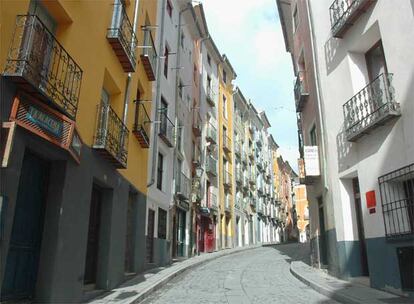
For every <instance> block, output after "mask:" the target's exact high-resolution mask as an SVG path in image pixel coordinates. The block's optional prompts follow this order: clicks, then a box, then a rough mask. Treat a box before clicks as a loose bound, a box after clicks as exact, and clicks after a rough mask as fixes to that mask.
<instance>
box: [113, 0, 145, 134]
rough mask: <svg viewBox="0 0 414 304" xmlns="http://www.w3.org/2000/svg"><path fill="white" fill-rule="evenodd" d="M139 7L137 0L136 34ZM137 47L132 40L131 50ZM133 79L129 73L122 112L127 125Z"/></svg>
mask: <svg viewBox="0 0 414 304" xmlns="http://www.w3.org/2000/svg"><path fill="white" fill-rule="evenodd" d="M118 1H119V0H115V3H117V2H118ZM138 7H139V0H135V7H134V22H133V25H132V30H133V32H134V34H135V33H136V31H137V23H138ZM135 48H136V45H135V41H134V40H132V41H131V50H134V49H135ZM131 80H132V73H131V72H129V73H128V77H127V80H126V86H125V97H124V111H123V113H122V122H123V124H124V126H125V125H127V118H128V100H129V95H130V90H131Z"/></svg>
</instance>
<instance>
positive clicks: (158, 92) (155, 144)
mask: <svg viewBox="0 0 414 304" xmlns="http://www.w3.org/2000/svg"><path fill="white" fill-rule="evenodd" d="M165 1H166V0H163V1H162V9H161V24H160V26H159V29H160V41H159V44H158V45H159V48H158V54H159V55H158V63H157V72H156V79H157V87H156V96H155V105H154V106H155V109H154V113H155V114H154V120H157V117H158V116H157V113H158V109H159V104H160V101H161V77H160V75H161V63H160V57H161V56H160V55H161V52H162V51H163V41H164V18H165ZM152 127H153V132H152V144H153V146H152V155H151V172H150V180H149V183H148V184H147V187H148V188H149V187H151V186H152V185H153V184H154V183H155V178H154V176H155V163H156V161H155V160H156V155H157V148H158V142H157V135H158V127H159V124H158V123H156V122H153V124H152Z"/></svg>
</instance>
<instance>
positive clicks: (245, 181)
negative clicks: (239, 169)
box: [243, 175, 249, 190]
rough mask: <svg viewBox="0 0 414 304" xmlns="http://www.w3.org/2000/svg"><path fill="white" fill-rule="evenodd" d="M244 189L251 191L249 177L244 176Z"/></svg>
mask: <svg viewBox="0 0 414 304" xmlns="http://www.w3.org/2000/svg"><path fill="white" fill-rule="evenodd" d="M243 188H244V189H246V190H248V189H249V177H248V176H247V175H244V176H243Z"/></svg>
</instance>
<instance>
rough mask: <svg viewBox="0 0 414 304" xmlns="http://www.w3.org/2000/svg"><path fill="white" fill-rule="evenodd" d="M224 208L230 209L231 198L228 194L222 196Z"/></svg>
mask: <svg viewBox="0 0 414 304" xmlns="http://www.w3.org/2000/svg"><path fill="white" fill-rule="evenodd" d="M224 209H225V210H226V211H230V210H231V198H230V195H226V196H225V197H224Z"/></svg>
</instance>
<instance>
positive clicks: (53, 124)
mask: <svg viewBox="0 0 414 304" xmlns="http://www.w3.org/2000/svg"><path fill="white" fill-rule="evenodd" d="M26 118H27V119H28V120H29V121H31V122H32V123H34V124H36V125H37V126H39V127H40V128H42V129H43V130H45V131H46V132H49V133H51V134H52V135H54V136H56V137H62V131H63V122H62V121H59V120H58V119H55V118H54V117H52V116H51V115H49V114H48V113H46V112H43V111H41V110H40V109H38V108H35V107H34V106H29V109H28V111H27V114H26Z"/></svg>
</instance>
